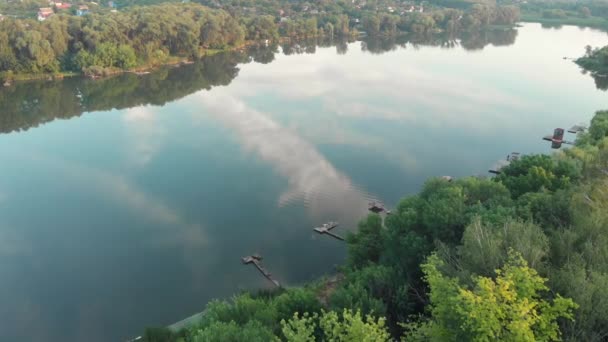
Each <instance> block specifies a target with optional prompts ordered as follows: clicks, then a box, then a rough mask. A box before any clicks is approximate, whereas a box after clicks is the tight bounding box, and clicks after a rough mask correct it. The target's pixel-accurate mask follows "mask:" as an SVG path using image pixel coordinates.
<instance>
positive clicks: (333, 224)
mask: <svg viewBox="0 0 608 342" xmlns="http://www.w3.org/2000/svg"><path fill="white" fill-rule="evenodd" d="M337 226H338V222H333V221H332V222H327V223H324V224H323V225H322V226H321V227H315V228H313V230H314V231H315V232H317V233H319V234H327V235H329V236H331V237H333V238H335V239H338V240H340V241H344V238H343V237H341V236H340V235H336V234H334V233H332V232H330V230H332V229H334V228H336V227H337Z"/></svg>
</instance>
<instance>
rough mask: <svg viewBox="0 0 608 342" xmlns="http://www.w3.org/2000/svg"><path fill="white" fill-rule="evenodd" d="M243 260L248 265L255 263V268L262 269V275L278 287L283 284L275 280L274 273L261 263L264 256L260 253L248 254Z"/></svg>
mask: <svg viewBox="0 0 608 342" xmlns="http://www.w3.org/2000/svg"><path fill="white" fill-rule="evenodd" d="M241 261H242V262H243V264H245V265H247V264H253V265H254V266H255V268H257V269H258V271H260V273H262V275H263V276H264V277H265V278H266V279H268V280H270V282H271V283H273V284H274V285H275V286H276V287H281V284H280V283H279V282H278V281H277V280H275V279H274V278H272V274H271V273H270V272H268V271H267V270H266V269H265V268H264V267H263V266H262V264H261V261H262V257H261V256H260V255H259V254H253V255H250V256H246V257H242V258H241Z"/></svg>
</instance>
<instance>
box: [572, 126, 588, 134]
mask: <svg viewBox="0 0 608 342" xmlns="http://www.w3.org/2000/svg"><path fill="white" fill-rule="evenodd" d="M586 130H587V127H585V126H583V125H574V126H572V127H570V129H569V130H568V132H569V133H574V134H577V133H579V132H584V131H586Z"/></svg>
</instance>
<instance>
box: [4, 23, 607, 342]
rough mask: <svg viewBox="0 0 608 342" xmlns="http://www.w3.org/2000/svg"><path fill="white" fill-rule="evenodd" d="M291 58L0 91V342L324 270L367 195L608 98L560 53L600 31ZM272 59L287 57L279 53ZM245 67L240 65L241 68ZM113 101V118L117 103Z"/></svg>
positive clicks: (476, 164)
mask: <svg viewBox="0 0 608 342" xmlns="http://www.w3.org/2000/svg"><path fill="white" fill-rule="evenodd" d="M395 43H398V42H392V41H388V42H369V43H362V42H354V43H349V44H346V43H342V44H338V45H337V46H328V47H315V46H314V44H313V45H300V46H289V47H285V52H286V53H288V54H284V53H281V52H277V53H276V54H275V53H274V52H272V51H271V50H268V49H258V50H256V51H252V52H251V54H249V55H248V54H227V55H219V56H214V57H213V58H210V59H207V60H205V61H203V62H201V63H196V64H193V65H188V66H185V67H183V68H176V69H164V70H161V71H159V72H156V73H153V74H150V75H146V76H135V75H123V76H120V77H117V78H112V79H109V80H100V81H86V80H80V79H71V80H65V81H63V82H35V83H27V84H19V85H17V86H15V87H11V88H5V89H0V132H2V133H3V134H0V161H1V164H0V165H1V168H0V279H1V282H0V303H2V305H0V340H2V341H121V340H125V339H127V338H129V337H134V336H137V335H138V334H140V333H141V332H142V330H143V328H144V327H146V326H151V325H167V324H170V323H173V322H175V321H178V320H180V319H182V318H185V317H186V316H189V315H191V314H193V313H195V312H198V311H200V310H201V309H202V308H203V307H204V305H205V303H206V302H207V301H208V300H210V299H212V298H226V297H229V296H230V295H231V294H233V293H235V292H238V291H240V290H245V289H259V288H269V287H270V284H269V282H268V281H267V280H265V279H264V278H262V277H261V276H260V275H259V274H258V273H257V272H256V271H255V270H254V268H253V267H245V266H243V265H241V263H240V257H242V256H245V255H248V254H251V253H255V252H257V253H260V254H262V255H263V256H264V258H265V259H264V263H265V265H266V266H267V268H268V269H269V270H270V271H271V272H272V273H273V274H274V276H275V277H276V278H277V279H278V280H279V281H281V282H282V283H284V284H286V285H298V284H301V283H303V282H305V281H308V280H312V279H314V278H315V277H318V276H321V275H323V274H327V273H330V272H332V270H333V269H334V267H335V265H336V264H340V263H342V262H343V261H344V258H345V252H346V251H345V246H344V245H343V244H342V243H341V242H339V241H336V240H332V239H331V238H326V237H325V236H317V235H315V234H313V231H312V228H313V227H314V226H317V225H319V224H321V223H323V222H326V221H330V220H338V221H340V222H341V223H342V225H341V226H340V227H339V228H337V229H336V233H339V234H345V233H346V232H347V231H349V230H353V229H355V227H356V222H357V221H358V220H359V219H360V218H362V217H363V216H364V215H365V214H366V209H367V202H368V200H369V199H379V200H382V201H384V202H385V203H387V204H388V205H390V206H392V205H394V204H396V203H397V201H398V200H399V198H401V197H402V196H404V195H408V194H412V193H415V192H417V191H418V190H419V189H420V187H421V186H422V184H423V182H424V180H425V179H426V178H428V177H431V176H442V175H451V176H455V177H462V176H467V175H472V174H486V172H487V169H488V168H489V167H490V166H491V165H492V164H494V163H495V162H496V161H497V160H498V159H501V158H504V157H505V156H506V154H508V153H509V152H512V151H519V152H524V153H538V152H547V151H549V148H548V146H547V145H546V144H545V143H544V142H543V141H542V140H541V139H540V138H541V137H542V136H543V135H545V134H548V133H550V132H551V131H552V129H553V128H555V127H566V128H568V127H569V126H570V125H572V124H576V123H581V122H583V123H587V122H588V120H589V119H590V118H591V117H592V115H593V112H594V111H595V110H597V109H602V108H606V107H608V93H606V92H605V91H603V90H598V89H596V86H595V83H594V81H593V79H592V78H591V77H590V76H588V75H582V74H581V72H580V70H579V68H578V67H577V66H576V65H575V64H574V63H573V62H572V61H570V60H564V59H563V57H565V56H566V57H577V56H580V55H582V54H583V53H584V47H585V45H588V44H589V45H592V46H603V45H606V44H608V35H607V34H606V33H602V32H599V31H593V30H589V29H580V28H575V27H564V28H561V29H544V28H541V26H540V25H538V24H525V25H523V27H520V28H519V29H518V30H517V31H512V32H506V33H488V34H483V35H479V36H473V37H467V38H464V39H463V40H462V41H460V40H452V41H445V40H442V39H437V40H435V41H432V42H425V41H424V40H421V41H419V43H416V44H413V43H403V42H400V44H397V45H394V44H395ZM279 51H280V50H279ZM245 62H249V63H245ZM114 108H120V109H114Z"/></svg>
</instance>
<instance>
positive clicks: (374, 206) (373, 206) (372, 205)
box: [367, 201, 391, 214]
mask: <svg viewBox="0 0 608 342" xmlns="http://www.w3.org/2000/svg"><path fill="white" fill-rule="evenodd" d="M367 209H368V210H369V211H371V212H373V213H376V214H379V213H382V212H384V213H387V214H390V213H391V211H390V210H387V209H386V208H385V207H384V204H383V203H382V202H378V201H372V202H369V204H368V205H367Z"/></svg>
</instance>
